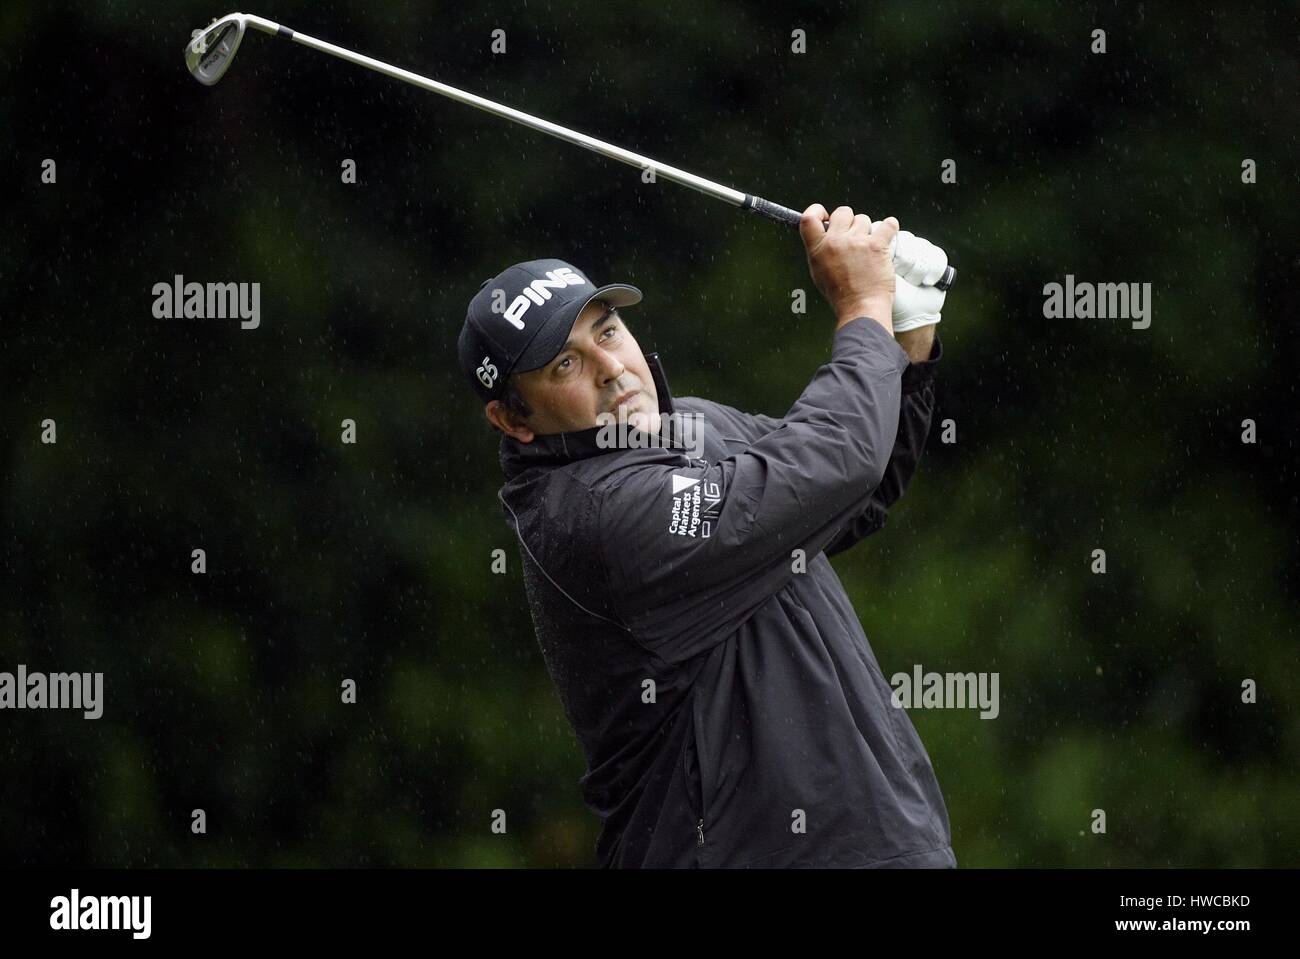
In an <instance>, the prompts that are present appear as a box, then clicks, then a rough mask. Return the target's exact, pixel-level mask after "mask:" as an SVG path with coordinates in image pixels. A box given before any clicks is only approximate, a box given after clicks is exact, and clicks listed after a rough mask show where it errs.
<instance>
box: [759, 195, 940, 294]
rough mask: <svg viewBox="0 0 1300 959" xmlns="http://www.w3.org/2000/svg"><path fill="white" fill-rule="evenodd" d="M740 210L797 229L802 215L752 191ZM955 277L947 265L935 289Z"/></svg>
mask: <svg viewBox="0 0 1300 959" xmlns="http://www.w3.org/2000/svg"><path fill="white" fill-rule="evenodd" d="M740 208H741V209H742V210H753V211H754V212H755V213H757V214H759V215H760V216H765V217H767V218H768V219H769V220H775V221H776V222H777V223H784V224H785V225H786V226H792V227H794V228H795V229H796V230H797V229H799V217H800V216H802V214H801V213H799V212H798V211H797V210H792V209H790V208H789V207H788V206H781V204H779V203H773V202H772V201H771V200H764V199H763V198H762V197H761V196H754V195H753V194H752V193H746V194H745V202H744V203H742V204H741V205H740ZM822 228H823V229H826V230H829V229H830V224H829V223H823V224H822ZM956 278H957V271H956V270H954V269H953V268H952V266H949V267H948V268H947V269H945V270H944V271H943V276H941V277H939V279H938V280H936V281H935V284H934V287H935V289H937V290H943V291H945V292H947V291H948V289H950V288H951V287H952V283H953V280H955V279H956Z"/></svg>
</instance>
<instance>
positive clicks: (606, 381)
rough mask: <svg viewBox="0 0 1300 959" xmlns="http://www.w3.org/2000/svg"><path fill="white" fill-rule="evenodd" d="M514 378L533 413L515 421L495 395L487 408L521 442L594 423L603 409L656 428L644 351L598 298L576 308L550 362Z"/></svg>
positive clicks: (653, 392)
mask: <svg viewBox="0 0 1300 959" xmlns="http://www.w3.org/2000/svg"><path fill="white" fill-rule="evenodd" d="M515 381H516V382H517V383H518V385H519V392H520V394H521V395H522V396H523V398H524V401H525V402H526V403H527V404H528V405H529V407H531V408H532V410H533V415H532V416H530V417H528V419H527V420H526V421H519V420H517V419H515V418H514V417H512V416H511V415H510V412H509V411H508V410H506V409H505V408H504V407H503V406H501V404H500V402H498V401H497V400H493V401H491V402H490V403H488V405H487V410H486V412H487V417H488V419H489V420H490V421H491V422H492V423H493V424H494V425H496V426H497V427H498V428H499V429H501V430H502V431H503V432H505V433H508V434H510V435H511V436H513V437H514V438H515V439H517V440H519V441H520V442H521V443H531V442H532V441H533V436H534V435H539V434H540V435H547V434H551V433H568V432H571V431H573V430H583V429H589V428H590V427H593V426H598V425H600V424H601V423H603V422H604V420H603V419H602V420H599V421H598V420H597V417H598V416H600V415H601V414H602V413H609V414H612V415H613V416H614V417H615V423H617V419H618V418H619V417H621V416H626V417H627V421H628V424H629V425H631V426H634V427H636V428H637V429H639V430H642V431H644V432H650V433H656V432H658V431H659V394H658V391H656V390H655V385H654V380H653V379H652V378H651V376H650V367H649V366H648V365H647V364H646V361H645V355H644V354H643V353H642V352H641V347H640V346H639V345H638V344H637V341H636V339H635V338H634V337H633V336H632V333H631V331H630V330H629V329H628V328H627V327H626V326H624V325H623V320H622V318H621V317H620V316H619V315H618V313H617V311H615V310H611V309H610V307H609V306H608V305H607V304H606V303H605V302H604V301H602V300H592V301H591V302H590V303H588V304H587V305H586V306H585V307H584V308H583V310H582V312H581V313H579V314H578V318H577V319H576V320H575V321H574V323H573V329H571V330H570V331H569V339H568V342H566V343H565V345H564V347H563V348H562V349H561V350H560V352H559V353H557V354H556V355H555V357H554V358H553V359H552V360H551V362H549V363H547V364H546V365H545V366H543V367H541V368H540V369H536V370H529V371H528V372H527V373H518V374H516V375H515ZM620 400H622V401H623V402H622V403H621V404H620V402H619V401H620ZM620 405H621V406H622V412H620V410H619V406H620Z"/></svg>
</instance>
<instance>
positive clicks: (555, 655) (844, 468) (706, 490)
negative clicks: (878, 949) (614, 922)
mask: <svg viewBox="0 0 1300 959" xmlns="http://www.w3.org/2000/svg"><path fill="white" fill-rule="evenodd" d="M799 230H800V235H801V236H802V238H803V242H804V247H805V251H806V253H807V258H808V266H809V271H810V273H811V275H812V279H813V282H814V283H815V285H816V286H817V288H818V290H819V291H820V292H821V293H822V295H823V296H824V297H825V299H826V301H827V303H828V304H829V305H830V307H831V310H832V312H833V313H834V315H835V319H836V324H835V328H834V333H833V337H832V343H831V353H830V359H829V361H827V362H826V364H825V365H823V366H822V367H820V368H819V369H818V370H817V371H816V372H815V373H814V375H813V377H812V379H811V380H810V381H809V383H808V386H807V388H806V389H804V391H803V393H802V394H801V395H800V396H799V398H798V399H797V400H796V401H795V402H794V405H793V406H791V407H790V409H789V411H788V412H787V413H786V414H785V415H784V416H783V417H781V418H779V419H778V418H773V417H770V416H764V415H761V414H750V413H743V412H741V411H739V410H736V409H733V408H732V407H729V406H725V405H723V404H721V403H715V402H712V401H710V400H706V399H702V398H700V397H676V398H675V397H673V396H672V395H671V393H670V391H669V389H668V382H667V379H666V377H665V375H664V371H663V368H662V366H661V364H660V363H659V358H658V356H657V354H653V353H652V354H650V355H649V356H647V355H645V354H643V353H642V351H641V348H640V346H639V345H638V344H637V341H636V339H635V338H634V337H633V335H632V332H631V330H630V329H629V328H628V326H627V324H626V322H625V319H624V317H623V316H622V314H621V313H620V310H621V309H622V308H626V307H630V306H632V305H634V304H636V303H639V302H640V301H641V291H640V290H638V289H637V288H636V287H633V286H629V285H627V284H610V285H606V286H601V287H597V286H595V285H594V284H592V283H591V282H590V281H589V280H588V279H587V278H586V277H585V276H584V275H583V274H582V273H581V272H580V271H579V270H578V269H576V268H575V267H573V266H571V265H570V264H568V263H565V262H563V261H560V260H533V261H529V262H526V263H519V264H516V265H514V266H511V267H509V268H508V269H506V270H505V271H503V272H502V273H501V274H499V275H498V276H496V277H494V278H493V279H491V280H488V281H487V282H485V283H484V284H483V286H482V288H481V289H480V290H479V292H478V293H477V294H476V295H475V296H474V298H473V300H472V301H471V303H470V306H469V312H468V316H467V318H466V321H465V325H464V328H463V329H462V331H461V334H460V340H459V358H460V363H461V366H462V368H463V370H464V371H465V374H466V375H467V377H468V379H469V382H470V383H471V385H472V386H473V388H474V389H475V391H476V393H477V395H478V396H479V398H480V399H481V400H482V401H483V403H484V404H485V406H484V411H485V415H486V416H487V419H488V421H489V422H490V423H491V424H492V426H493V427H495V428H496V429H497V430H498V431H500V433H501V434H502V435H501V441H500V442H501V465H502V469H503V472H504V475H505V485H504V486H503V487H502V488H501V491H500V494H499V496H500V499H501V502H502V505H503V507H504V511H505V518H506V521H507V523H508V524H509V525H510V526H511V527H512V528H513V530H514V532H515V534H516V536H517V537H518V541H519V546H520V555H521V560H522V563H523V570H524V583H525V590H526V593H527V597H528V603H529V607H530V610H531V613H532V618H533V623H534V626H535V628H536V631H537V637H538V641H539V644H540V646H541V649H542V653H543V656H544V658H545V661H546V665H547V668H548V670H549V672H550V675H551V677H552V679H553V681H554V682H555V685H556V687H557V689H558V691H559V694H560V697H561V700H562V701H563V704H564V709H565V713H566V715H567V717H568V719H569V722H570V723H571V724H572V726H573V728H574V731H575V733H576V735H577V737H578V739H579V740H580V742H581V744H582V747H583V751H584V753H585V755H586V760H587V770H586V773H585V774H584V775H583V776H582V778H581V780H580V781H579V786H580V789H581V792H582V796H583V799H584V801H585V802H586V804H587V805H588V806H589V807H590V808H591V810H592V811H593V812H594V813H595V814H596V815H597V816H598V817H600V819H601V821H602V824H603V828H602V830H601V833H600V837H599V839H598V840H597V843H596V855H597V861H598V863H599V864H600V865H601V866H606V867H745V866H754V867H951V866H955V865H956V858H955V856H954V854H953V851H952V847H951V832H950V826H949V822H948V813H947V809H946V808H945V806H944V801H943V797H942V795H941V793H940V790H939V784H938V781H937V780H936V778H935V774H934V770H933V768H932V766H931V764H930V760H929V757H928V756H927V754H926V751H925V748H924V747H923V746H922V744H921V741H920V739H919V737H918V736H917V734H916V731H915V729H914V728H913V726H912V723H911V721H910V720H909V719H908V716H907V714H906V713H905V712H904V711H903V710H902V709H899V708H895V707H894V706H893V705H892V703H891V699H890V697H891V689H890V687H889V685H888V683H887V682H886V681H885V678H884V675H883V674H882V672H881V670H880V667H879V665H877V663H876V659H875V655H874V654H873V653H872V650H871V647H870V645H869V644H868V643H867V638H866V636H865V634H864V633H863V630H862V626H861V624H860V623H859V622H858V617H857V613H856V611H855V610H854V608H853V605H852V603H851V602H850V601H849V598H848V596H847V595H846V594H845V592H844V588H843V586H842V585H841V583H840V580H839V577H838V576H836V574H835V571H834V569H833V568H832V566H831V564H830V561H829V557H831V556H834V555H835V554H836V553H838V552H840V551H842V550H845V549H847V548H848V547H850V546H852V545H853V544H855V543H857V542H858V541H859V540H861V539H863V538H865V537H866V536H868V535H870V534H871V533H874V532H876V531H877V530H879V529H880V528H881V527H882V526H883V525H884V523H885V517H886V513H887V511H888V509H889V508H890V507H891V506H892V505H893V504H894V503H895V502H897V500H898V499H899V497H901V496H902V494H903V491H904V490H905V489H906V487H907V485H908V483H909V481H910V479H911V477H912V474H913V473H914V472H915V470H916V466H917V462H918V460H919V458H920V456H921V451H922V449H923V447H924V444H925V440H926V436H927V434H928V432H929V427H930V419H931V415H932V412H933V409H934V373H935V366H936V365H937V363H938V362H939V360H940V358H941V356H942V345H941V344H940V342H939V339H938V337H937V336H936V335H935V331H936V325H937V324H938V322H939V320H940V312H939V311H940V308H941V307H942V305H943V299H944V293H943V292H942V291H941V290H938V289H936V288H934V287H932V286H922V285H920V283H921V282H922V281H921V280H920V279H919V278H918V277H916V276H909V275H908V272H907V270H906V269H903V270H902V271H901V273H900V275H899V276H898V278H897V280H896V279H895V272H894V270H895V264H894V263H893V262H892V261H891V258H890V249H889V245H890V241H891V240H892V239H894V237H895V236H896V235H898V234H899V226H898V222H897V221H896V220H895V219H894V218H892V217H890V218H888V219H886V220H884V221H882V222H878V223H875V224H873V223H872V221H871V219H870V218H869V217H868V216H866V215H864V214H861V213H859V214H856V215H855V214H854V212H853V211H852V210H851V209H850V208H848V207H843V206H842V207H839V208H837V209H836V210H835V211H834V212H833V213H831V214H829V215H828V214H827V212H826V209H825V207H823V206H822V205H821V204H813V205H812V206H810V207H808V209H807V210H805V211H804V212H803V214H802V216H801V219H800V223H799ZM902 236H904V237H907V238H909V239H913V240H919V238H913V237H911V235H910V234H903V235H902ZM920 242H922V243H924V241H920ZM900 248H901V244H900ZM610 415H614V416H617V417H619V418H620V419H622V420H624V421H626V422H628V423H631V424H632V425H633V426H634V427H635V430H640V431H644V432H657V431H658V430H659V429H660V426H661V425H662V421H663V417H664V416H666V415H673V416H689V417H691V418H692V420H693V422H694V423H695V424H697V426H698V436H697V446H696V448H694V449H687V448H686V447H685V445H684V444H679V443H674V442H669V443H659V444H638V445H635V446H633V445H631V444H625V445H616V446H611V445H610V443H609V442H608V435H609V431H608V430H607V429H605V428H604V426H602V423H605V422H606V421H607V420H608V418H609V416H610Z"/></svg>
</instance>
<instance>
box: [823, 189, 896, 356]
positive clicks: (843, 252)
mask: <svg viewBox="0 0 1300 959" xmlns="http://www.w3.org/2000/svg"><path fill="white" fill-rule="evenodd" d="M827 220H829V221H830V226H829V227H823V226H822V224H823V223H824V222H826V221H827ZM897 234H898V221H897V220H896V219H894V218H893V217H892V216H891V217H886V218H885V219H884V220H883V221H882V222H880V223H879V224H877V225H876V227H875V229H873V228H872V223H871V217H869V216H867V215H866V214H865V213H859V214H856V215H854V213H853V210H852V209H851V208H849V207H847V206H840V207H836V208H835V212H834V213H831V214H829V215H828V214H827V213H826V208H825V207H824V206H822V205H821V204H820V203H814V204H813V205H812V206H810V207H808V209H806V210H804V211H803V216H802V217H800V219H799V235H800V236H801V237H803V242H804V249H805V250H806V251H807V253H808V271H809V273H811V274H812V280H813V283H814V284H815V285H816V286H817V289H818V290H820V291H821V294H822V296H824V297H826V302H827V303H829V304H830V307H831V309H832V310H834V311H835V317H836V324H835V328H836V329H837V330H838V329H839V328H840V327H842V326H843V325H844V324H845V323H848V322H850V321H852V320H855V319H857V318H858V317H862V316H866V317H870V318H871V319H872V320H874V321H875V322H877V323H879V324H880V325H881V326H883V327H884V328H885V329H886V330H887V331H888V332H889V333H890V334H893V332H894V327H893V321H892V319H891V315H892V312H893V306H894V263H893V259H892V257H891V255H890V251H889V244H890V242H891V241H892V240H893V239H894V237H895V236H896V235H897Z"/></svg>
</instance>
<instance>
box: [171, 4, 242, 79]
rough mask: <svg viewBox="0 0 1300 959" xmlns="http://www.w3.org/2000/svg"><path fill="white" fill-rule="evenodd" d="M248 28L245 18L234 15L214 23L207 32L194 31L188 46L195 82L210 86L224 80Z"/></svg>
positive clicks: (188, 65)
mask: <svg viewBox="0 0 1300 959" xmlns="http://www.w3.org/2000/svg"><path fill="white" fill-rule="evenodd" d="M246 27H247V19H246V18H245V16H244V15H243V14H242V13H232V14H229V15H228V16H224V17H222V18H220V19H219V20H213V21H212V23H210V24H209V25H208V26H207V28H206V29H204V30H195V31H194V36H193V38H192V39H191V40H190V42H189V43H187V44H186V45H185V66H187V67H189V70H190V73H192V74H194V79H195V80H198V81H199V83H202V84H203V85H204V86H208V87H210V86H212V85H213V84H214V83H216V82H217V81H218V80H220V79H221V77H222V76H223V75H224V74H225V72H226V70H228V69H229V68H230V61H231V60H233V59H234V58H235V51H236V50H238V49H239V41H240V40H242V39H244V29H245V28H246Z"/></svg>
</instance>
